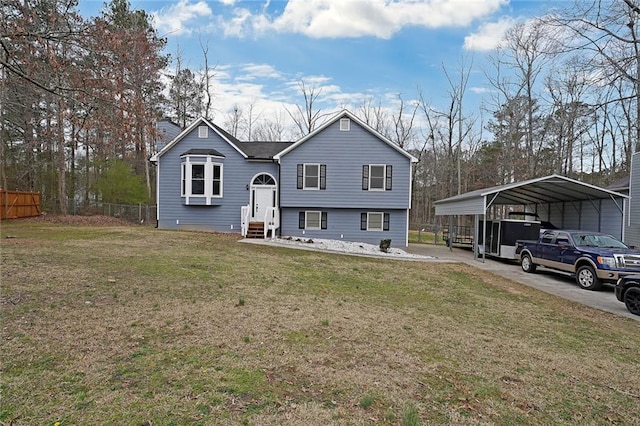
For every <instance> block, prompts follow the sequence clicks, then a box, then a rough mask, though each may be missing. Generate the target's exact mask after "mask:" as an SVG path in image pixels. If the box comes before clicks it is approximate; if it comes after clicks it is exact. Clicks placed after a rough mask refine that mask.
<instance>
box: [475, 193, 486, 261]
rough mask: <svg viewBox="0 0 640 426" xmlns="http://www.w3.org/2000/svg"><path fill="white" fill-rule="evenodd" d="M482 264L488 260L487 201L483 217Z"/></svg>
mask: <svg viewBox="0 0 640 426" xmlns="http://www.w3.org/2000/svg"><path fill="white" fill-rule="evenodd" d="M476 229H478V225H476ZM482 245H483V247H482V263H484V260H485V259H486V255H487V253H486V252H487V248H486V247H487V207H486V201H485V208H484V214H483V215H482Z"/></svg>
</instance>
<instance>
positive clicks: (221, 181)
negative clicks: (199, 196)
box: [205, 162, 224, 198]
mask: <svg viewBox="0 0 640 426" xmlns="http://www.w3.org/2000/svg"><path fill="white" fill-rule="evenodd" d="M210 164H211V166H210V168H211V174H210V175H209V183H210V184H211V198H222V191H223V188H224V186H223V185H222V183H223V180H224V175H223V174H222V169H223V167H222V163H213V162H211V163H210ZM216 166H219V167H220V194H214V193H213V176H214V175H213V169H214V168H215V167H216ZM206 176H207V169H206V168H205V179H206ZM206 192H207V188H206V184H205V193H206Z"/></svg>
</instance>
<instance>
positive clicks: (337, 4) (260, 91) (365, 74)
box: [80, 0, 569, 125]
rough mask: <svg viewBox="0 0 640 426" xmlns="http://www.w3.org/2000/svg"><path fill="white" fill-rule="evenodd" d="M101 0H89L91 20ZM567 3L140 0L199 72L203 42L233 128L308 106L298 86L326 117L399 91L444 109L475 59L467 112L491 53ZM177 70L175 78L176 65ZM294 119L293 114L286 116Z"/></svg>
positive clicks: (84, 1) (222, 115)
mask: <svg viewBox="0 0 640 426" xmlns="http://www.w3.org/2000/svg"><path fill="white" fill-rule="evenodd" d="M102 4H103V3H102V1H93V0H81V1H80V10H81V12H82V13H83V15H85V16H86V17H89V16H95V15H98V14H99V12H100V10H101V8H102ZM568 4H569V3H567V2H566V1H562V0H555V1H546V0H511V1H509V0H424V1H420V0H288V1H285V0H271V1H268V0H252V1H241V0H207V1H204V0H173V1H159V0H131V5H132V7H133V8H134V9H144V10H146V11H147V12H148V13H149V14H150V15H152V16H153V19H154V25H155V26H156V29H157V30H158V33H159V34H160V35H161V36H163V37H166V38H167V41H168V44H167V51H166V53H169V54H171V55H172V57H175V56H176V54H177V52H178V50H179V51H180V52H181V56H182V61H183V67H188V68H191V69H192V70H196V71H197V70H200V69H201V68H202V64H203V55H202V49H201V47H200V43H201V42H202V43H206V44H208V47H209V61H210V63H212V64H214V65H215V70H214V71H213V72H214V74H215V81H214V85H213V87H212V89H213V91H214V93H215V101H214V102H215V111H214V120H215V121H216V122H217V123H219V124H221V125H224V122H225V119H226V115H227V113H228V111H230V109H231V108H232V107H233V106H234V105H235V104H238V105H239V106H240V107H241V108H246V107H247V106H248V105H249V104H250V103H254V104H255V111H256V112H258V113H260V114H262V115H263V116H264V117H269V116H273V115H274V114H282V111H284V108H285V107H286V108H289V109H290V110H291V108H295V104H301V103H302V98H301V95H300V91H299V85H298V83H299V81H300V80H304V81H305V82H306V83H307V84H308V85H309V86H315V87H316V89H319V90H321V92H320V93H321V95H320V98H319V100H320V101H321V102H320V103H319V104H318V106H319V107H321V108H322V109H323V110H324V111H327V112H328V111H333V110H338V109H340V108H342V107H347V108H349V109H351V110H353V111H355V110H357V108H358V105H360V104H361V103H362V102H363V100H364V99H365V98H367V97H371V98H372V99H373V100H374V102H375V103H377V102H378V101H380V102H382V104H383V105H385V106H389V108H391V109H393V104H394V102H395V101H396V99H397V94H401V95H402V97H403V99H404V100H405V101H407V102H411V100H414V99H416V98H417V94H418V87H420V88H421V90H422V91H423V93H424V97H425V99H426V100H427V101H428V102H429V103H430V104H432V105H433V106H434V107H436V108H444V107H445V105H446V101H447V96H448V95H447V90H448V84H447V81H446V79H445V76H444V73H443V71H442V69H443V67H445V68H447V70H448V71H449V73H450V75H452V76H454V77H455V76H457V75H458V74H457V72H458V70H459V69H460V63H461V61H463V60H464V62H465V63H466V64H467V65H469V64H471V63H472V62H473V67H472V72H471V78H470V82H469V87H468V91H467V93H466V96H465V108H467V109H471V110H474V109H479V108H480V105H481V104H482V102H483V99H486V97H487V96H489V95H490V93H489V91H490V86H489V85H488V83H487V82H486V77H485V75H484V73H485V72H486V71H487V69H488V68H487V57H488V55H489V54H490V53H491V51H492V49H493V48H495V46H496V45H497V44H498V42H499V41H500V38H501V36H502V34H503V33H504V31H505V30H506V29H507V28H509V27H510V26H512V25H514V24H515V23H516V22H522V21H526V20H528V19H530V18H532V17H534V16H542V15H544V14H545V13H547V12H548V11H549V10H551V9H552V8H554V7H562V6H567V5H568ZM168 72H169V73H170V72H172V69H169V70H168ZM284 116H285V118H286V113H285V115H284Z"/></svg>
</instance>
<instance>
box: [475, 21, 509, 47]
mask: <svg viewBox="0 0 640 426" xmlns="http://www.w3.org/2000/svg"><path fill="white" fill-rule="evenodd" d="M515 24H516V20H515V19H513V18H504V19H501V20H499V21H498V22H488V23H485V24H482V25H481V26H480V28H479V29H478V32H475V33H472V34H470V35H468V36H467V37H465V38H464V48H465V50H475V51H483V52H486V51H489V50H493V49H495V48H496V47H498V45H499V44H500V42H501V41H502V38H503V37H504V35H505V33H506V32H507V30H508V29H509V28H511V27H513V26H514V25H515Z"/></svg>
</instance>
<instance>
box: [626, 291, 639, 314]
mask: <svg viewBox="0 0 640 426" xmlns="http://www.w3.org/2000/svg"><path fill="white" fill-rule="evenodd" d="M624 304H625V306H626V307H627V309H628V310H629V312H631V313H632V314H634V315H640V288H638V287H631V288H630V289H628V290H627V291H626V292H625V293H624Z"/></svg>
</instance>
